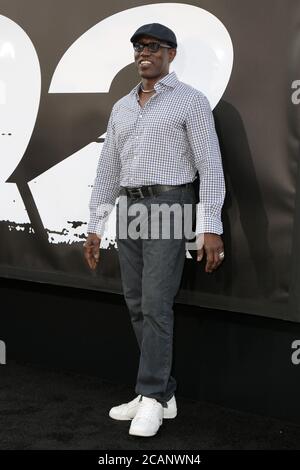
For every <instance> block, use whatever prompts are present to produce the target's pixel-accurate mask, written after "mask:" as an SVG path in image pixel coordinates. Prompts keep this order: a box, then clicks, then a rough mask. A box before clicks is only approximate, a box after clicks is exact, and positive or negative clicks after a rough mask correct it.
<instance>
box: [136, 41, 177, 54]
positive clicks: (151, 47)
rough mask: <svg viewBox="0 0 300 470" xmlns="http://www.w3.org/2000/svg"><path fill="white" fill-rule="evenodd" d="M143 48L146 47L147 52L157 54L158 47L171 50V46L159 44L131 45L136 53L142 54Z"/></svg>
mask: <svg viewBox="0 0 300 470" xmlns="http://www.w3.org/2000/svg"><path fill="white" fill-rule="evenodd" d="M145 47H148V51H149V52H157V51H158V50H159V48H160V47H165V48H167V49H172V48H171V46H167V45H165V44H160V43H159V42H148V44H141V43H140V42H135V43H134V44H133V49H134V50H135V51H136V52H142V51H143V50H144V48H145Z"/></svg>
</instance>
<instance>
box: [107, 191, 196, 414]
mask: <svg viewBox="0 0 300 470" xmlns="http://www.w3.org/2000/svg"><path fill="white" fill-rule="evenodd" d="M121 197H123V198H126V201H127V208H128V210H129V208H130V207H131V206H132V205H133V204H135V203H139V204H143V205H144V206H145V207H146V208H147V212H148V215H147V218H148V230H149V232H148V234H150V233H151V232H150V229H151V221H150V205H151V204H162V203H165V204H168V206H171V205H172V204H175V203H179V204H180V205H181V207H183V204H192V207H193V214H194V213H195V211H194V206H195V201H196V198H195V192H194V188H193V186H190V187H188V188H186V187H183V188H175V189H172V190H170V191H166V192H163V193H161V194H159V195H158V196H153V197H150V196H149V197H145V198H143V199H138V200H137V199H135V200H133V199H130V198H127V197H126V196H121ZM128 210H126V211H125V209H122V204H121V203H120V201H119V202H118V204H117V224H116V241H117V247H118V255H119V262H120V269H121V278H122V285H123V292H124V297H125V301H126V304H127V307H128V309H129V313H130V319H131V323H132V326H133V329H134V332H135V335H136V338H137V342H138V345H139V348H140V361H139V368H138V374H137V381H136V387H135V392H136V394H141V395H144V396H147V397H150V398H155V399H157V400H158V401H159V402H161V403H162V404H163V405H164V406H165V403H166V402H167V401H168V400H169V399H170V398H171V397H172V396H173V394H174V392H175V390H176V386H177V383H176V380H175V378H174V377H172V376H171V368H172V356H173V323H174V315H173V303H174V297H175V295H176V293H177V291H178V289H179V285H180V281H181V277H182V272H183V266H184V261H185V241H186V238H185V236H184V233H183V235H182V237H181V238H179V239H176V238H175V237H174V234H173V225H174V217H170V235H171V236H170V237H169V238H168V239H164V238H163V237H162V236H161V234H160V236H159V238H158V239H152V238H145V237H144V238H143V237H139V238H137V239H132V238H130V237H127V238H121V237H123V236H124V235H123V234H122V233H121V232H122V231H121V232H120V225H121V222H122V223H123V224H124V223H125V224H127V227H128V224H130V222H131V221H132V220H133V219H134V218H136V217H137V214H136V215H135V216H134V215H131V216H130V215H128ZM171 215H172V213H171ZM193 217H194V215H193ZM124 221H125V222H124ZM182 221H183V217H182ZM142 225H143V222H142V223H141V226H142ZM123 228H124V225H123ZM141 232H142V230H141ZM120 233H121V237H120ZM144 233H145V230H144Z"/></svg>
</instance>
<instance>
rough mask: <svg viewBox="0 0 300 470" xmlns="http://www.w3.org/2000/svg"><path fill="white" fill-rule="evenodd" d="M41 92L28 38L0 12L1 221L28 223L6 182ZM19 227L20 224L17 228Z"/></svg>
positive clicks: (25, 142) (33, 119)
mask: <svg viewBox="0 0 300 470" xmlns="http://www.w3.org/2000/svg"><path fill="white" fill-rule="evenodd" d="M40 93H41V72H40V65H39V60H38V57H37V54H36V51H35V48H34V45H33V44H32V42H31V40H30V38H29V37H28V36H27V34H26V33H25V31H24V30H23V29H22V28H21V27H20V26H19V25H17V24H16V23H15V22H14V21H12V20H10V19H9V18H6V17H5V16H2V15H0V220H2V221H4V220H5V221H13V222H16V223H17V224H23V223H30V220H29V218H28V215H27V212H26V209H25V206H24V204H23V201H22V199H21V196H20V194H19V191H18V189H17V186H16V184H14V183H5V181H6V180H7V178H8V177H9V176H10V175H11V174H12V172H13V171H14V170H15V168H16V167H17V165H18V163H19V162H20V160H21V159H22V157H23V155H24V153H25V151H26V148H27V146H28V143H29V141H30V138H31V135H32V132H33V129H34V125H35V122H36V117H37V112H38V108H39V101H40ZM19 228H20V229H21V227H19Z"/></svg>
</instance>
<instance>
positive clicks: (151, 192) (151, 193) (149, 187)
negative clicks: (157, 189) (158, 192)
mask: <svg viewBox="0 0 300 470" xmlns="http://www.w3.org/2000/svg"><path fill="white" fill-rule="evenodd" d="M148 191H149V193H150V196H151V197H153V196H154V194H153V189H152V187H151V186H148Z"/></svg>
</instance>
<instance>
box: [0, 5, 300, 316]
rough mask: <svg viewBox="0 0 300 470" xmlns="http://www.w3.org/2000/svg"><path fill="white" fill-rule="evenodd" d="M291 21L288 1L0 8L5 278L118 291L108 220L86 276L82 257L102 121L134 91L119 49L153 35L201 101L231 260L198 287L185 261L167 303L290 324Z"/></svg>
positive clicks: (0, 203)
mask: <svg viewBox="0 0 300 470" xmlns="http://www.w3.org/2000/svg"><path fill="white" fill-rule="evenodd" d="M299 20H300V4H299V2H298V1H297V0H263V1H261V0H252V1H251V2H250V1H248V0H195V1H190V2H189V3H183V2H155V1H153V2H151V3H147V2H146V1H131V0H129V1H126V2H124V1H121V0H110V1H98V0H85V1H83V0H61V1H58V0H52V1H49V0H41V1H38V0H26V1H24V2H23V1H20V0H0V241H1V242H0V276H2V277H8V278H19V279H27V280H33V281H37V282H45V283H52V284H58V285H67V286H73V287H80V288H86V289H95V290H102V291H109V292H116V293H121V292H122V287H121V281H120V272H119V264H118V256H117V245H116V242H115V240H114V215H115V213H114V211H113V213H112V214H111V218H110V222H109V224H108V227H107V231H106V233H105V238H104V239H103V240H102V245H101V254H100V256H101V261H100V263H99V266H98V268H97V271H96V272H92V271H90V270H89V268H88V267H87V265H86V264H85V262H84V259H83V248H82V244H83V241H84V240H85V238H86V229H87V222H88V217H89V213H88V202H89V197H90V192H91V189H92V185H93V180H94V177H95V172H96V166H97V161H98V157H99V153H100V151H101V147H102V144H103V141H104V139H105V130H106V125H107V121H108V117H109V113H110V110H111V107H112V105H113V103H114V102H115V101H116V100H117V99H118V98H120V97H121V96H123V95H124V94H126V93H128V92H129V91H130V90H131V89H132V88H133V86H134V85H135V84H136V83H137V82H138V81H139V77H138V75H137V72H136V70H135V66H134V63H133V53H132V47H131V44H130V42H129V37H130V34H132V32H134V31H135V29H137V27H138V26H140V25H141V24H144V23H149V22H152V21H157V22H161V23H164V24H167V25H168V26H170V27H171V28H172V29H173V30H174V31H175V32H176V34H177V37H178V42H179V47H178V55H177V57H176V60H175V62H174V65H173V69H174V70H175V71H176V73H177V75H178V77H179V78H180V79H181V80H183V81H186V82H188V83H190V84H192V85H193V86H196V87H199V88H201V89H202V91H204V92H205V93H206V94H207V96H208V97H209V100H210V103H211V106H212V108H213V113H214V117H215V124H216V129H217V133H218V136H219V140H220V146H221V151H222V158H223V167H224V174H225V179H226V187H227V194H226V199H225V203H224V208H223V226H224V234H223V239H224V245H225V252H226V259H225V261H224V263H223V264H222V266H221V267H220V268H219V269H218V270H217V272H215V273H213V274H207V273H205V271H204V262H203V261H202V262H201V263H197V262H196V261H195V260H194V259H193V258H192V257H191V256H190V253H189V252H188V251H187V253H186V263H185V269H184V275H183V279H182V283H181V288H180V291H179V293H178V296H177V298H176V300H177V301H178V302H183V303H186V304H194V305H200V306H208V307H213V308H219V309H223V310H232V311H238V312H245V313H252V314H257V315H262V316H269V317H275V318H281V319H285V320H292V321H297V322H299V321H300V298H299V295H298V283H299V282H300V273H299V267H298V266H300V259H298V251H299V242H298V240H299V236H300V234H299V233H298V232H299V226H298V225H299V215H298V213H299V209H300V205H299V204H300V201H299V200H298V199H299V182H298V179H299V176H298V158H299V138H300V136H299V126H298V122H299V103H298V101H299V96H300V93H298V88H300V81H299V82H298V79H299V80H300V70H299V66H298V62H299V61H298V57H299V49H300V42H299V32H298V31H299V27H298V24H299ZM298 95H299V96H298ZM195 189H197V185H195Z"/></svg>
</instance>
